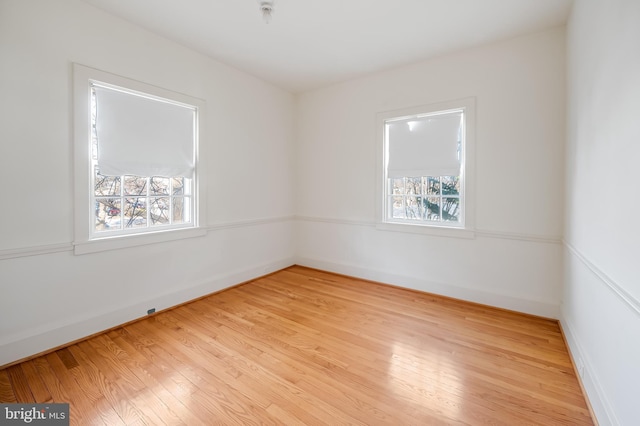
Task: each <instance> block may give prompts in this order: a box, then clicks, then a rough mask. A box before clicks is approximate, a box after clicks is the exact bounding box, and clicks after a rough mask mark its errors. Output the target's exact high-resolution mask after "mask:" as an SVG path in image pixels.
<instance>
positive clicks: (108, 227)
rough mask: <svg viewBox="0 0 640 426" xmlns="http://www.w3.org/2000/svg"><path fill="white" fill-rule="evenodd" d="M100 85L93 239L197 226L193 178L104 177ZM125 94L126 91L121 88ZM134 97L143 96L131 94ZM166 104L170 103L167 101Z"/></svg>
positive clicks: (94, 143)
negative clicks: (100, 134)
mask: <svg viewBox="0 0 640 426" xmlns="http://www.w3.org/2000/svg"><path fill="white" fill-rule="evenodd" d="M95 86H96V83H92V84H91V169H92V170H93V173H92V175H91V187H92V188H94V190H93V193H92V196H91V205H92V206H95V208H94V210H93V216H94V218H95V221H94V224H93V227H92V230H91V235H92V237H93V238H102V237H105V236H113V235H126V234H139V233H144V232H150V231H159V230H163V229H175V228H186V227H192V226H193V225H194V220H193V219H194V215H193V209H194V197H193V191H192V184H193V179H192V177H191V176H169V177H167V176H133V175H119V176H109V175H103V174H101V173H100V164H99V157H98V153H99V149H100V148H99V143H98V132H97V115H98V100H97V98H96V91H95ZM118 90H119V91H120V92H122V93H127V91H126V89H122V88H118ZM131 96H139V95H138V94H137V93H136V94H134V93H131ZM162 102H167V101H165V100H163V101H162Z"/></svg>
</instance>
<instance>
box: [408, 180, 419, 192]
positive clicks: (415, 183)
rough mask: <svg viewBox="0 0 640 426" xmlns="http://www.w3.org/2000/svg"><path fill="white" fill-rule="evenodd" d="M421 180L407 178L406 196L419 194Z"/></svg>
mask: <svg viewBox="0 0 640 426" xmlns="http://www.w3.org/2000/svg"><path fill="white" fill-rule="evenodd" d="M421 184H422V178H407V187H406V190H407V194H421V189H420V187H421Z"/></svg>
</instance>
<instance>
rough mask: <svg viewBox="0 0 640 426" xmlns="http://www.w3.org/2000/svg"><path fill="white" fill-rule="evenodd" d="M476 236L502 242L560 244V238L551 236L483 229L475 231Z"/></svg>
mask: <svg viewBox="0 0 640 426" xmlns="http://www.w3.org/2000/svg"><path fill="white" fill-rule="evenodd" d="M476 234H477V235H479V236H481V237H486V238H497V239H502V240H518V241H528V242H530V243H545V244H562V237H556V236H553V235H534V234H520V233H517V232H505V231H489V230H484V229H476Z"/></svg>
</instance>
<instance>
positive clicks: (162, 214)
mask: <svg viewBox="0 0 640 426" xmlns="http://www.w3.org/2000/svg"><path fill="white" fill-rule="evenodd" d="M150 201H151V206H150V210H149V217H150V218H151V225H166V224H168V223H170V220H169V197H158V198H151V200H150Z"/></svg>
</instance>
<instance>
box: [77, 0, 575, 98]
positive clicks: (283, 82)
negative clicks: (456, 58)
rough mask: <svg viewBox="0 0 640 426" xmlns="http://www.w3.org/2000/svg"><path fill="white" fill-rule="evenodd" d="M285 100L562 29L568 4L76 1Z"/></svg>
mask: <svg viewBox="0 0 640 426" xmlns="http://www.w3.org/2000/svg"><path fill="white" fill-rule="evenodd" d="M83 1H84V2H85V3H89V4H91V5H94V6H96V7H99V8H101V9H103V10H105V11H107V12H109V13H112V14H114V15H117V16H120V17H122V18H124V19H126V20H128V21H130V22H133V23H135V24H137V25H139V26H141V27H144V28H146V29H148V30H150V31H152V32H154V33H157V34H160V35H162V36H164V37H166V38H169V39H172V40H175V41H176V42H178V43H180V44H182V45H184V46H188V47H190V48H192V49H194V50H197V51H199V52H201V53H203V54H205V55H208V56H210V57H212V58H214V59H217V60H219V61H221V62H224V63H226V64H228V65H231V66H233V67H236V68H238V69H241V70H244V71H246V72H248V73H250V74H253V75H255V76H257V77H260V78H262V79H263V80H266V81H269V82H271V83H273V84H275V85H277V86H279V87H282V88H284V89H286V90H289V91H291V92H301V91H305V90H310V89H313V88H317V87H321V86H325V85H328V84H331V83H335V82H339V81H344V80H348V79H351V78H354V77H358V76H362V75H364V74H367V73H370V72H375V71H381V70H385V69H389V68H393V67H396V66H399V65H404V64H409V63H413V62H417V61H420V60H423V59H426V58H429V57H433V56H435V55H440V54H443V53H445V52H449V51H454V50H460V49H464V48H469V47H473V46H477V45H480V44H484V43H487V42H492V41H496V40H500V39H506V38H510V37H514V36H517V35H521V34H526V33H532V32H536V31H540V30H543V29H546V28H550V27H554V26H558V25H562V24H564V23H565V21H566V19H567V16H568V15H569V11H570V9H571V4H572V1H573V0H386V1H385V0H276V1H275V7H274V9H275V11H274V14H273V19H272V20H271V22H270V23H269V24H267V23H265V22H264V21H263V20H262V15H261V13H260V7H259V4H258V1H257V0H83Z"/></svg>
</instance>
